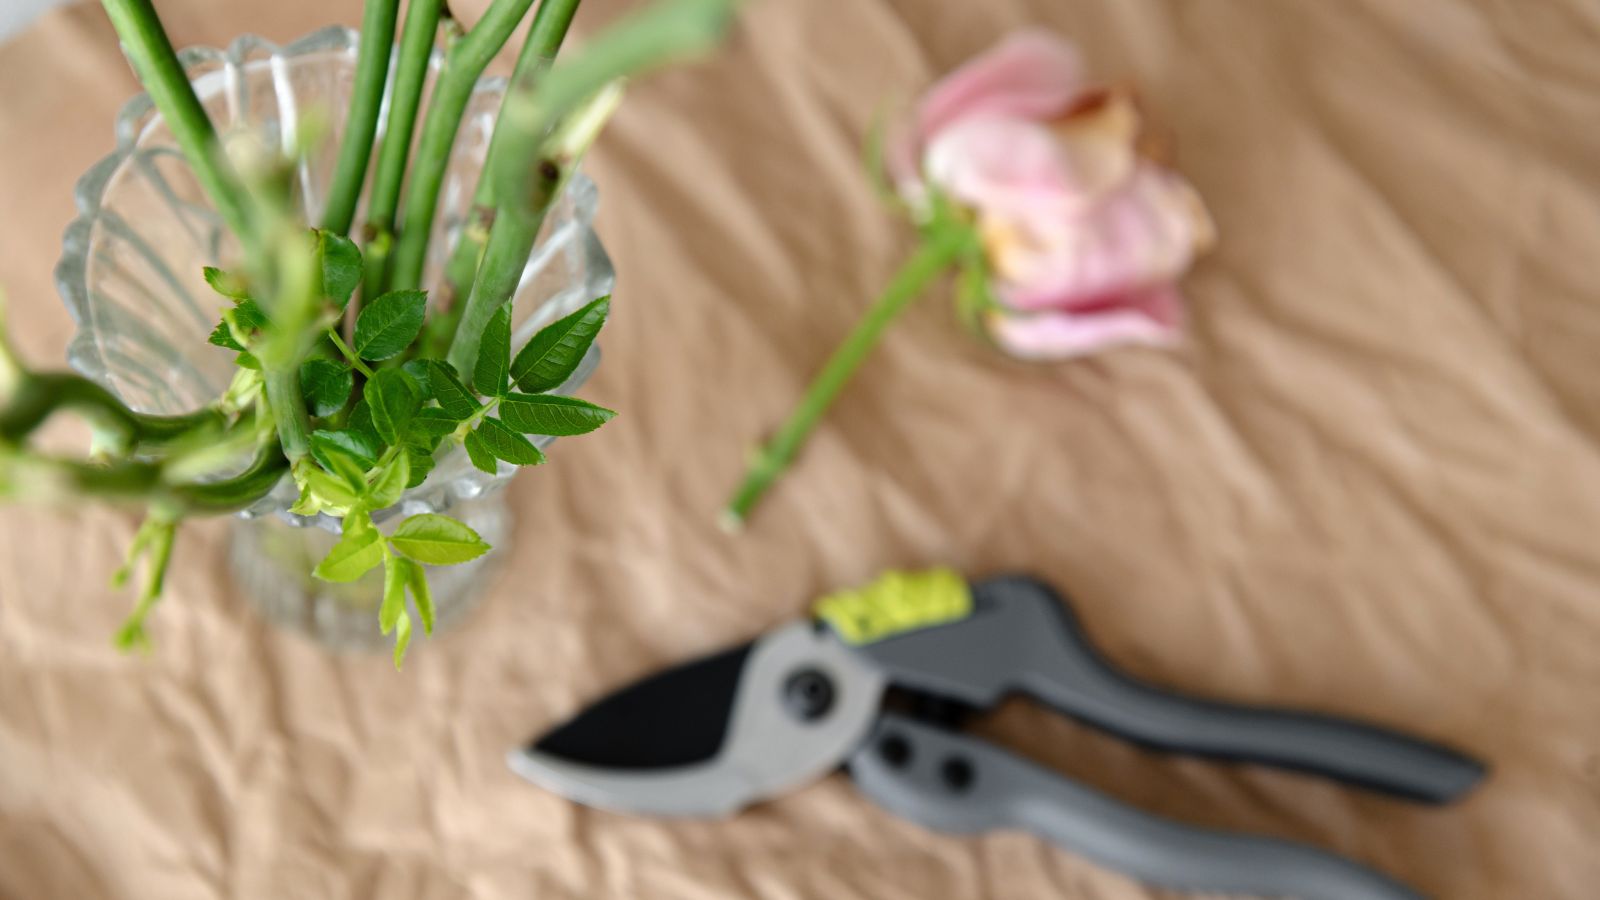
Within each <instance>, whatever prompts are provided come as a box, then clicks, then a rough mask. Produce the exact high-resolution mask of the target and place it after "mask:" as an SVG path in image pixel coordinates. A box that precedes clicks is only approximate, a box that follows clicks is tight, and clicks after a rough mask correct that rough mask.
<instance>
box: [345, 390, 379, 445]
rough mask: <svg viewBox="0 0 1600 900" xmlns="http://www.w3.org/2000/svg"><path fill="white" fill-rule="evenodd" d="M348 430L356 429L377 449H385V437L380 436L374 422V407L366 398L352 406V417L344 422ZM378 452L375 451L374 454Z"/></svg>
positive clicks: (355, 430)
mask: <svg viewBox="0 0 1600 900" xmlns="http://www.w3.org/2000/svg"><path fill="white" fill-rule="evenodd" d="M344 427H345V430H346V431H354V432H356V433H357V434H360V435H362V436H364V437H366V438H367V439H368V441H369V442H370V443H371V444H372V446H373V448H374V449H375V450H376V451H379V452H381V451H382V450H383V447H384V444H383V438H381V437H378V429H377V427H376V426H374V425H373V424H372V407H370V406H368V405H367V401H366V398H364V397H363V398H362V399H360V400H357V401H356V405H355V406H352V407H350V418H349V419H348V420H347V421H346V422H345V423H344ZM376 455H377V454H376V453H374V456H376Z"/></svg>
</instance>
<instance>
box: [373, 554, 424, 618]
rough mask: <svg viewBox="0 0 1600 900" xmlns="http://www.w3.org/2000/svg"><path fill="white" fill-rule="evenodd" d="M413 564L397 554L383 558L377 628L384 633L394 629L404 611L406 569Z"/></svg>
mask: <svg viewBox="0 0 1600 900" xmlns="http://www.w3.org/2000/svg"><path fill="white" fill-rule="evenodd" d="M414 565H416V563H414V562H412V561H411V560H409V559H403V558H401V557H398V556H385V557H384V558H383V605H382V606H379V607H378V630H379V631H381V632H383V633H384V634H388V633H389V632H391V631H393V630H394V626H395V623H396V622H398V621H399V620H400V614H401V613H403V612H405V611H406V576H407V574H409V573H408V571H407V569H408V568H409V567H410V566H414Z"/></svg>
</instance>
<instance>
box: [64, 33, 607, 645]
mask: <svg viewBox="0 0 1600 900" xmlns="http://www.w3.org/2000/svg"><path fill="white" fill-rule="evenodd" d="M356 47H357V34H356V32H355V31H352V30H350V29H348V28H342V27H333V28H326V29H323V30H321V31H318V32H315V33H314V34H311V35H308V36H307V37H304V38H302V39H300V40H298V41H295V42H293V43H291V44H288V45H286V46H281V47H280V46H278V45H276V44H273V43H271V42H269V41H265V40H262V39H261V38H259V37H255V36H253V35H246V36H244V37H241V38H239V39H237V40H235V41H234V42H233V43H232V45H230V46H229V47H228V48H227V49H226V50H217V49H212V48H205V47H199V48H191V49H188V50H185V51H183V52H182V53H180V54H179V57H180V59H181V60H182V61H183V63H184V65H185V67H186V69H187V70H188V72H189V76H190V80H191V82H192V83H193V84H194V87H195V92H196V94H197V95H198V96H199V98H200V100H201V102H202V103H203V104H204V105H205V107H206V110H207V112H209V113H210V115H211V118H212V121H213V122H215V123H216V125H217V129H218V132H219V133H220V134H222V135H223V136H224V140H225V141H228V140H233V139H238V138H239V137H240V136H243V137H245V138H246V139H250V140H254V141H257V142H265V145H266V146H269V147H279V148H282V149H283V150H284V151H285V152H286V153H288V152H289V151H291V150H292V149H293V148H295V147H296V146H297V144H298V142H299V140H300V136H301V134H302V133H303V132H304V131H305V130H306V129H308V128H315V129H321V130H322V131H323V132H324V133H325V134H326V137H325V138H324V139H323V140H321V141H320V142H318V143H317V144H316V146H315V147H314V149H313V150H312V151H311V153H310V155H308V156H307V157H305V159H304V160H303V162H302V163H301V165H300V168H299V172H298V178H297V179H296V187H297V191H298V201H299V203H300V205H301V208H302V209H303V210H304V212H305V216H306V220H307V221H309V222H316V221H317V220H318V219H320V217H321V214H322V206H323V203H324V198H325V193H326V191H325V189H326V187H327V184H328V182H329V180H330V178H331V177H332V173H333V169H334V161H335V159H336V158H337V153H338V147H339V142H340V140H341V138H342V134H343V127H344V120H343V118H342V117H341V116H340V115H339V113H340V112H341V111H342V110H345V109H347V108H348V107H349V105H350V92H351V88H352V85H353V83H354V80H355V67H356ZM441 63H442V57H441V56H440V55H439V54H437V53H436V54H435V56H434V59H433V61H432V67H431V71H432V74H436V73H437V71H438V68H439V66H440V64H441ZM430 82H431V75H430ZM504 89H505V82H504V80H503V79H484V80H483V81H481V82H479V84H478V85H477V87H476V88H475V90H474V92H473V94H472V99H471V102H470V103H469V104H468V107H467V113H466V116H465V117H464V118H463V120H462V123H461V130H460V132H459V134H458V135H457V137H456V142H455V147H454V149H453V150H452V152H451V157H450V163H449V167H448V169H447V171H446V173H445V177H444V183H443V187H442V189H441V192H440V198H439V210H438V214H437V216H436V219H435V222H434V226H433V240H432V242H431V244H430V250H429V255H428V260H427V265H426V267H425V270H424V281H423V284H424V286H430V287H431V286H436V285H438V284H439V283H440V281H441V279H442V272H443V269H444V263H445V260H446V258H447V257H448V254H449V251H450V249H451V248H452V247H453V246H454V243H455V239H456V237H457V235H458V234H459V233H460V230H461V227H462V223H463V221H464V220H465V218H466V216H467V213H468V211H469V208H470V205H471V201H472V192H473V190H474V188H475V187H476V185H477V181H478V174H479V172H480V171H481V170H482V167H483V162H484V157H485V154H486V152H487V150H488V142H489V136H490V134H491V133H492V131H493V129H494V120H495V115H496V113H497V111H498V109H499V106H500V99H501V96H502V95H503V93H504ZM424 102H426V100H424ZM385 109H387V98H385ZM380 121H381V120H380ZM380 127H381V126H380ZM116 138H117V147H116V150H115V151H114V152H113V153H112V154H111V155H109V156H107V157H106V158H105V159H103V160H101V161H100V162H99V163H98V164H96V165H95V166H94V167H93V168H91V169H90V170H89V171H88V172H87V173H85V174H84V176H83V177H82V178H81V179H79V181H78V185H77V191H76V198H77V203H78V211H79V216H78V218H77V219H76V220H75V221H74V222H73V223H72V225H71V226H70V227H68V229H67V232H66V235H65V237H64V239H63V245H64V246H63V251H62V257H61V261H60V262H59V263H58V265H57V267H56V282H57V285H58V287H59V289H60V291H61V295H62V299H63V301H64V302H65V303H66V305H67V308H68V310H69V311H70V312H71V313H72V316H73V319H74V320H75V321H76V322H77V324H78V332H77V334H76V336H75V337H74V338H73V341H72V344H71V347H70V349H69V351H68V357H69V360H70V362H71V364H72V366H73V367H74V368H76V369H77V370H78V371H79V372H82V373H83V374H84V375H86V376H88V377H90V378H93V379H94V380H96V381H98V382H99V383H101V384H103V385H105V386H106V387H107V388H108V389H110V390H111V391H113V392H114V393H116V394H117V395H118V396H119V397H121V398H122V399H123V401H124V402H126V403H128V404H129V405H130V406H132V407H133V408H134V409H137V410H140V411H142V412H150V413H160V414H173V413H181V412H186V411H189V410H193V409H196V408H198V407H200V406H203V405H204V404H206V403H209V402H211V401H213V400H215V399H216V398H217V397H218V396H220V394H221V393H222V391H223V390H224V389H225V388H226V387H227V385H228V382H229V380H230V379H231V377H232V374H233V371H234V366H233V363H232V359H231V354H230V353H228V352H227V351H224V350H222V349H221V348H218V347H214V346H211V345H209V344H208V343H207V342H206V337H207V335H208V334H209V333H210V331H211V329H212V327H213V326H214V325H215V324H216V322H217V321H218V319H219V317H220V314H221V311H222V308H223V307H222V304H223V302H224V301H223V300H222V298H220V297H218V296H216V295H214V294H212V293H211V291H210V289H209V288H208V287H207V286H206V284H205V282H204V280H203V279H202V278H201V275H200V272H201V268H202V267H203V266H208V265H222V266H227V265H228V264H229V262H230V261H231V260H233V259H235V258H236V249H235V245H234V244H233V241H232V236H231V235H229V234H228V232H227V231H226V229H225V228H224V227H223V225H222V222H221V220H220V219H219V218H218V216H217V215H216V213H215V211H214V210H213V209H212V208H211V206H210V203H209V202H208V201H207V199H206V197H205V195H204V193H203V191H202V190H201V189H200V186H199V184H198V182H197V181H196V180H195V178H194V175H193V173H192V172H191V171H190V169H189V166H188V164H187V163H186V162H185V161H184V159H183V155H182V153H181V152H180V151H179V150H178V148H177V144H176V142H175V141H174V140H173V138H172V134H171V132H170V131H169V130H168V129H167V128H166V126H165V124H164V123H163V122H162V120H161V117H160V116H159V114H157V113H156V112H155V110H154V107H153V105H152V103H151V102H150V99H149V98H148V97H147V96H144V95H140V96H138V97H136V98H134V99H133V100H131V101H129V102H128V103H127V104H126V105H125V106H124V107H123V109H122V111H121V113H120V114H119V115H118V116H117V121H116ZM369 174H370V171H369ZM597 202H598V200H597V197H596V193H595V187H594V184H593V183H592V182H591V181H589V180H588V179H587V178H585V177H584V176H582V175H581V174H579V175H577V176H575V177H574V178H573V179H572V181H571V183H570V184H569V186H568V187H567V189H566V191H565V193H564V194H563V196H562V197H561V198H560V199H559V200H558V201H557V203H556V204H555V206H554V207H553V208H552V210H551V212H550V215H549V217H548V219H547V220H546V222H545V225H544V230H543V232H542V233H541V235H540V237H539V241H538V243H537V244H536V246H535V248H534V251H533V254H532V256H531V257H530V259H529V261H528V266H527V269H526V271H525V272H524V273H523V278H522V282H521V285H520V286H519V288H518V292H517V295H516V298H515V307H514V309H515V312H514V317H513V322H514V326H515V327H514V331H513V343H514V344H516V345H520V344H521V343H523V342H526V341H527V339H528V338H529V337H531V336H532V335H533V333H534V332H535V331H537V330H538V329H539V327H540V326H542V325H544V324H545V323H547V322H550V321H552V320H554V319H556V318H558V317H560V316H563V315H566V314H567V313H569V312H572V311H573V310H575V309H577V308H578V307H579V306H581V305H583V304H584V303H586V302H588V301H589V300H592V299H594V298H595V297H598V296H600V295H602V294H606V293H609V292H610V290H611V285H612V281H613V278H614V273H613V270H612V268H611V262H610V260H609V259H608V258H607V256H606V253H605V249H604V248H603V247H602V246H601V245H600V241H599V239H598V237H597V236H596V235H595V233H594V230H593V228H592V223H593V218H594V213H595V208H596V205H597ZM361 225H362V217H361V214H360V212H358V215H357V221H356V226H355V228H353V229H352V233H353V234H359V233H360V229H361ZM598 362H599V353H598V348H596V349H593V350H591V351H590V355H589V357H588V358H587V359H585V360H584V363H583V365H582V366H580V367H579V369H578V371H577V372H576V373H574V375H573V377H572V378H571V379H570V380H569V381H568V383H567V384H566V385H564V386H563V387H562V388H561V389H560V391H558V392H567V391H570V390H573V389H575V388H576V387H577V386H578V385H579V384H581V383H582V382H583V381H584V380H585V379H586V378H588V376H589V374H590V373H591V372H592V371H593V370H594V367H595V366H596V365H597V364H598ZM541 440H542V443H541V446H543V444H547V443H548V442H549V440H550V439H548V438H545V439H541ZM537 442H538V441H536V443H537ZM514 471H515V469H514V468H513V467H510V466H507V465H505V464H504V463H502V464H501V469H500V471H499V472H497V473H495V474H493V475H491V474H488V473H485V472H481V471H479V470H478V469H476V468H475V467H473V466H472V464H471V462H470V461H469V460H468V459H467V457H466V454H465V452H463V451H462V450H461V448H460V447H455V448H453V449H452V450H449V451H445V452H443V454H442V455H441V457H440V458H439V460H438V463H437V465H436V467H435V468H434V470H433V471H432V473H431V474H430V476H429V478H428V480H427V481H426V482H424V483H423V484H421V485H419V486H418V487H416V488H413V489H411V490H409V491H407V492H406V493H405V495H404V496H403V497H402V498H401V500H400V502H399V503H398V504H396V506H394V507H393V508H391V509H388V510H384V511H381V512H380V513H378V514H376V515H375V516H374V518H375V519H377V520H378V521H379V526H380V527H384V526H385V524H387V525H388V526H389V527H392V526H393V525H394V524H395V523H396V522H398V521H399V520H400V519H402V518H404V517H405V516H409V515H413V514H415V513H419V512H447V511H448V512H449V513H450V514H451V515H454V516H457V517H459V518H462V519H464V520H465V521H467V522H468V524H470V525H472V526H473V527H474V528H475V529H477V530H478V532H479V533H480V534H482V535H483V536H484V538H485V539H486V540H488V541H489V542H490V543H491V544H493V545H495V546H496V547H500V546H504V545H506V544H508V543H509V529H510V525H511V522H510V517H509V514H508V511H507V510H506V508H505V503H504V500H503V495H501V494H500V493H499V489H500V488H501V487H503V486H504V484H505V483H506V482H507V481H508V480H509V479H510V477H511V475H512V474H513V473H514ZM295 499H296V491H295V488H294V484H293V483H292V482H291V481H290V480H289V479H287V478H285V479H284V481H283V482H282V483H280V484H279V485H278V486H277V488H276V489H275V490H274V491H273V492H272V493H271V494H269V495H268V496H267V497H265V498H263V499H262V500H261V501H260V502H259V503H257V504H256V505H255V506H254V507H252V508H251V509H249V510H246V511H245V512H244V513H242V514H241V517H240V519H241V521H240V522H239V523H238V525H237V527H236V528H235V529H234V539H233V542H232V549H231V552H230V557H231V562H232V565H233V569H234V572H235V575H236V576H237V578H238V581H239V584H240V586H241V587H242V588H243V589H244V593H245V595H246V596H247V597H248V598H249V599H250V600H252V601H253V602H254V603H255V604H256V605H257V606H258V607H259V608H260V609H261V610H262V611H263V613H265V614H266V615H267V616H268V617H269V618H271V619H272V620H274V621H277V622H281V623H283V624H286V625H290V626H293V627H296V628H300V629H303V630H305V631H306V632H308V633H310V634H312V635H314V636H316V637H317V638H319V639H322V640H324V641H326V642H327V643H329V644H331V645H333V646H338V647H366V646H373V647H376V646H382V645H383V643H384V639H383V638H382V637H381V636H380V635H379V634H378V628H377V612H376V610H377V606H378V602H379V595H380V593H381V584H380V581H381V579H379V578H376V577H374V578H369V579H367V580H363V581H359V582H356V583H354V584H350V585H332V584H327V583H324V582H320V581H316V580H315V579H313V578H312V577H311V575H310V572H311V569H312V567H313V566H314V565H315V563H316V561H317V560H319V559H320V558H321V557H322V555H324V554H325V553H326V552H327V549H328V547H330V546H332V543H333V542H334V540H336V539H337V534H338V527H339V523H338V521H337V520H335V519H330V518H328V517H326V516H316V517H309V518H308V517H304V516H297V515H294V514H292V513H290V512H289V511H288V510H289V507H290V506H291V505H292V504H293V503H294V501H295ZM495 556H496V555H495V554H494V553H491V554H489V555H487V556H485V557H483V558H482V559H480V560H478V561H476V562H473V563H470V564H467V565H465V566H455V567H449V568H443V569H437V570H435V571H433V572H430V573H429V575H430V581H431V582H432V583H433V585H434V597H435V601H436V604H437V606H438V617H439V622H440V624H441V626H443V625H446V624H448V623H449V622H452V621H458V620H459V619H460V618H461V616H462V614H463V613H464V612H465V611H466V610H467V609H468V608H469V607H470V606H471V605H472V602H473V600H474V599H475V598H476V597H477V596H478V594H479V593H480V592H481V589H482V588H483V586H484V582H485V575H486V573H487V572H488V571H489V570H490V568H491V567H492V566H493V565H494V564H495Z"/></svg>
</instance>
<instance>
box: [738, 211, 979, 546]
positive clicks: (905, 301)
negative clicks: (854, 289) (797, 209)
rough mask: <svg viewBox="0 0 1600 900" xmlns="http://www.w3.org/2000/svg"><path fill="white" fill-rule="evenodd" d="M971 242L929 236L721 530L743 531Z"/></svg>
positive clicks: (754, 467)
mask: <svg viewBox="0 0 1600 900" xmlns="http://www.w3.org/2000/svg"><path fill="white" fill-rule="evenodd" d="M972 240H973V235H972V230H971V229H970V228H969V227H966V226H963V225H960V224H956V223H946V224H944V225H942V226H939V227H937V228H936V229H935V230H934V231H933V232H932V233H931V234H930V235H928V237H927V239H926V242H925V243H924V244H923V245H922V248H921V249H920V250H918V251H917V253H916V255H914V256H913V257H911V260H910V261H909V262H907V263H906V264H905V267H904V268H902V269H901V270H900V271H899V272H898V273H896V274H895V276H894V279H893V280H892V281H890V282H889V286H888V287H886V288H884V291H883V293H882V294H881V295H879V297H878V299H877V300H876V301H874V302H873V304H872V306H871V308H869V309H868V310H867V313H866V315H865V316H863V317H862V319H861V321H860V322H858V323H856V327H855V330H854V331H852V332H850V335H849V337H846V338H845V340H844V343H842V344H840V345H839V348H838V349H837V350H835V351H834V352H833V356H831V357H829V358H828V362H827V363H826V364H825V365H824V366H823V367H822V371H821V372H820V373H818V374H817V377H816V379H815V380H814V381H812V382H811V386H810V387H809V388H807V389H806V393H805V396H803V397H801V398H800V403H799V405H798V406H796V407H795V409H794V412H792V413H790V414H789V418H788V420H787V421H785V422H784V423H783V426H782V427H780V428H779V429H778V432H777V434H775V435H773V437H772V440H771V441H769V442H768V443H767V445H766V446H765V447H763V448H762V449H761V450H760V451H759V452H758V453H757V455H756V457H755V459H754V460H753V461H752V462H751V464H750V468H749V470H748V471H747V472H746V473H745V477H744V482H743V483H742V484H740V485H739V490H738V491H737V492H736V493H735V494H734V495H733V499H732V500H730V501H729V502H728V506H727V508H726V509H724V510H723V513H722V524H723V527H724V528H726V529H727V530H729V531H737V530H739V529H740V528H742V527H743V526H744V522H745V519H747V518H748V517H749V515H750V510H751V509H753V508H754V507H755V505H756V503H757V502H758V501H760V499H761V497H762V495H763V494H765V493H766V491H767V488H769V487H771V486H772V484H773V482H775V481H777V480H778V477H779V476H781V475H782V474H783V472H784V470H785V469H787V468H788V467H789V464H790V462H792V461H793V460H794V456H795V453H797V452H798V451H799V449H800V447H801V445H802V444H804V443H805V441H806V438H807V436H809V435H810V434H811V430H812V429H813V428H815V427H816V425H817V421H818V420H819V419H821V418H822V414H823V413H825V412H827V410H828V407H829V406H830V405H832V403H833V401H834V398H835V397H837V396H838V395H839V391H840V390H842V389H843V388H844V386H845V384H846V383H847V382H849V380H850V377H851V376H852V375H854V374H855V371H856V369H857V368H859V367H860V365H861V362H862V360H863V359H865V358H866V356H867V354H868V353H870V352H871V351H872V348H873V347H874V346H876V345H877V343H878V339H879V338H880V337H882V336H883V331H884V329H885V328H888V327H889V323H891V322H893V321H894V320H895V318H896V317H897V316H899V315H900V313H901V312H903V311H904V310H905V309H906V307H907V306H909V305H910V304H911V301H912V300H914V299H916V298H917V296H918V295H919V294H921V293H922V292H923V290H924V289H926V288H927V286H928V284H929V283H930V282H932V281H933V279H935V278H937V277H938V276H939V275H941V274H943V273H944V271H945V270H946V269H948V268H949V267H950V266H951V265H952V264H953V263H955V261H956V260H957V259H958V258H960V257H961V255H962V254H963V253H964V252H966V251H967V250H968V248H969V247H970V245H971V242H972Z"/></svg>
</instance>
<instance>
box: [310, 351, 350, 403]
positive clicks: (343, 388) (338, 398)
mask: <svg viewBox="0 0 1600 900" xmlns="http://www.w3.org/2000/svg"><path fill="white" fill-rule="evenodd" d="M352 383H353V376H351V374H350V367H349V366H347V365H345V364H344V363H339V362H334V361H333V360H331V359H308V360H306V361H305V364H304V365H302V366H301V367H300V390H301V391H303V392H304V393H305V395H306V403H307V405H308V406H309V407H310V409H311V414H312V415H313V416H331V415H333V414H334V413H336V412H338V411H339V410H341V409H344V405H345V403H347V402H348V401H349V400H350V388H351V385H352Z"/></svg>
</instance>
